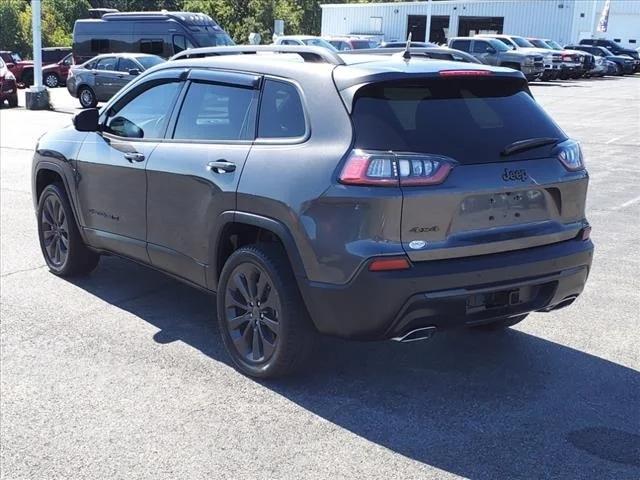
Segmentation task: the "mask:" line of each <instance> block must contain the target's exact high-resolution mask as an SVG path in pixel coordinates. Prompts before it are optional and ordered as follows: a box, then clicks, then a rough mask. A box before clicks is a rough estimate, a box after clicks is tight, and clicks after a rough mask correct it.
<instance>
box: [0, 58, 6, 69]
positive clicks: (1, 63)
mask: <svg viewBox="0 0 640 480" xmlns="http://www.w3.org/2000/svg"><path fill="white" fill-rule="evenodd" d="M4 66H5V65H4V61H3V60H2V59H1V58H0V68H4Z"/></svg>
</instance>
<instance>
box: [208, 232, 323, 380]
mask: <svg viewBox="0 0 640 480" xmlns="http://www.w3.org/2000/svg"><path fill="white" fill-rule="evenodd" d="M216 303H217V315H218V325H219V328H220V333H221V335H222V340H223V341H224V345H225V347H226V349H227V352H228V353H229V356H230V357H231V359H232V360H233V363H234V365H235V367H236V368H237V369H238V370H239V371H240V372H242V373H244V374H245V375H248V376H251V377H257V378H275V377H282V376H285V375H290V374H292V373H295V372H297V371H299V370H301V369H303V368H304V366H305V364H306V363H307V360H309V359H310V358H311V357H312V355H313V351H314V345H315V341H316V336H317V332H316V330H315V327H314V325H313V323H312V321H311V319H310V317H309V313H308V312H307V309H306V307H305V305H304V303H303V301H302V298H301V296H300V291H299V290H298V283H297V281H296V279H295V277H294V275H293V271H292V269H291V265H290V264H289V259H288V257H287V255H286V253H285V251H284V248H283V247H282V246H281V245H280V244H277V243H258V244H254V245H249V246H246V247H241V248H239V249H238V250H236V251H235V252H233V253H232V254H231V256H230V257H229V258H228V259H227V260H226V262H225V263H224V267H223V268H222V272H221V274H220V281H219V282H218V293H217V302H216Z"/></svg>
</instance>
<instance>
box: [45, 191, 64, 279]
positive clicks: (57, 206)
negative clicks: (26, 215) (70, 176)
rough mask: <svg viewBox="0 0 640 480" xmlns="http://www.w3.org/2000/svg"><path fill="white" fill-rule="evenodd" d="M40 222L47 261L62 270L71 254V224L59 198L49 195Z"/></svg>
mask: <svg viewBox="0 0 640 480" xmlns="http://www.w3.org/2000/svg"><path fill="white" fill-rule="evenodd" d="M40 222H41V224H42V242H43V245H44V248H45V252H46V255H47V261H48V263H49V264H51V265H52V266H53V267H54V268H60V267H62V266H63V265H64V264H65V262H66V261H67V255H68V253H69V222H68V219H67V216H66V215H65V213H64V208H62V203H61V201H60V199H59V198H58V197H57V196H54V195H49V196H47V198H46V199H45V201H44V205H43V212H42V216H41V218H40Z"/></svg>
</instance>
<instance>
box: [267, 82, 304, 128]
mask: <svg viewBox="0 0 640 480" xmlns="http://www.w3.org/2000/svg"><path fill="white" fill-rule="evenodd" d="M305 132H306V124H305V117H304V110H303V108H302V101H301V100H300V95H299V94H298V90H297V89H296V88H295V87H294V86H293V85H291V84H289V83H284V82H278V81H275V80H267V81H266V82H265V86H264V90H263V92H262V101H261V102H260V119H259V121H258V137H260V138H294V137H302V136H303V135H304V134H305Z"/></svg>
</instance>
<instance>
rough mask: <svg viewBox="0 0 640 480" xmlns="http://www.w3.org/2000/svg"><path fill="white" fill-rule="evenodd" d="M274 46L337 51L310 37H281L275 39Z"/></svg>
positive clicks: (325, 43)
mask: <svg viewBox="0 0 640 480" xmlns="http://www.w3.org/2000/svg"><path fill="white" fill-rule="evenodd" d="M273 44H274V45H306V46H308V47H324V48H327V49H329V50H331V51H333V52H337V51H338V50H337V49H336V48H335V47H334V46H333V45H331V44H330V43H329V42H327V41H326V40H324V39H322V38H320V37H314V36H312V35H282V36H280V37H278V38H276V39H275V41H274V42H273Z"/></svg>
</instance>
